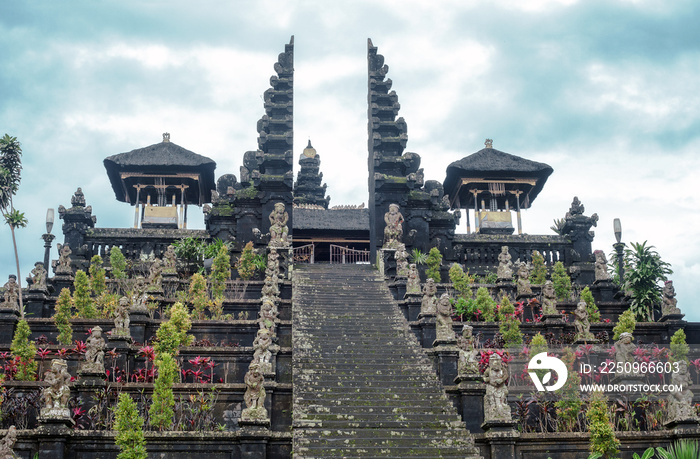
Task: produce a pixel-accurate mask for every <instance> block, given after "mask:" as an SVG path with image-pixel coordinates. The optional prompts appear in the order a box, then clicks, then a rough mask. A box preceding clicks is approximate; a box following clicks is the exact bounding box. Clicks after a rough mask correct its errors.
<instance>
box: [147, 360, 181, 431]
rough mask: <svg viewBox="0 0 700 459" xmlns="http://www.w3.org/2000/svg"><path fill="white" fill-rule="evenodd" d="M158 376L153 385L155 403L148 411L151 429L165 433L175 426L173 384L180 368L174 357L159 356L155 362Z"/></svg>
mask: <svg viewBox="0 0 700 459" xmlns="http://www.w3.org/2000/svg"><path fill="white" fill-rule="evenodd" d="M155 365H156V368H157V369H158V376H157V377H156V380H155V382H154V383H153V402H152V403H151V407H150V409H149V410H148V417H149V421H150V423H151V427H153V428H155V429H157V430H160V431H163V430H168V429H170V427H171V426H172V424H173V416H174V414H175V411H174V410H173V407H174V406H175V396H174V395H173V384H174V383H175V379H176V378H177V377H178V375H179V371H180V370H179V368H178V366H177V362H176V361H175V359H173V356H172V355H170V354H167V353H162V354H159V355H158V357H157V358H156V361H155Z"/></svg>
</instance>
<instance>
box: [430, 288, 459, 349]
mask: <svg viewBox="0 0 700 459" xmlns="http://www.w3.org/2000/svg"><path fill="white" fill-rule="evenodd" d="M435 340H436V341H448V342H454V341H456V338H455V332H454V330H453V329H452V302H451V301H450V295H448V294H447V293H443V294H442V296H441V297H440V300H439V301H438V303H437V317H436V321H435Z"/></svg>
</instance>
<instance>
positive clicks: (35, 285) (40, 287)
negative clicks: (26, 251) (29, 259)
mask: <svg viewBox="0 0 700 459" xmlns="http://www.w3.org/2000/svg"><path fill="white" fill-rule="evenodd" d="M31 274H32V275H31V277H30V278H28V279H27V280H31V282H30V286H29V290H31V291H42V292H43V291H46V275H47V273H46V269H44V263H42V262H40V261H38V262H36V263H34V269H32V271H31Z"/></svg>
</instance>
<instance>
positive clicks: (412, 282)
mask: <svg viewBox="0 0 700 459" xmlns="http://www.w3.org/2000/svg"><path fill="white" fill-rule="evenodd" d="M406 295H420V274H419V273H418V268H417V267H416V264H415V263H411V264H410V266H409V268H408V281H407V282H406Z"/></svg>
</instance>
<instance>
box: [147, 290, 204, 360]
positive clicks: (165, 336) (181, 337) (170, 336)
mask: <svg viewBox="0 0 700 459" xmlns="http://www.w3.org/2000/svg"><path fill="white" fill-rule="evenodd" d="M191 328H192V320H191V319H190V314H189V313H188V312H187V308H185V306H183V304H182V303H175V304H174V305H173V306H172V307H171V308H170V319H168V320H167V321H165V322H163V323H162V324H160V327H158V330H157V331H156V341H155V344H154V346H153V347H154V349H155V352H156V354H159V355H160V354H170V355H177V354H178V353H179V348H180V346H189V345H190V344H192V341H194V336H192V335H188V334H187V332H188V331H190V329H191Z"/></svg>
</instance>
